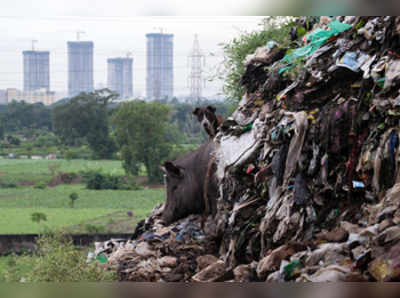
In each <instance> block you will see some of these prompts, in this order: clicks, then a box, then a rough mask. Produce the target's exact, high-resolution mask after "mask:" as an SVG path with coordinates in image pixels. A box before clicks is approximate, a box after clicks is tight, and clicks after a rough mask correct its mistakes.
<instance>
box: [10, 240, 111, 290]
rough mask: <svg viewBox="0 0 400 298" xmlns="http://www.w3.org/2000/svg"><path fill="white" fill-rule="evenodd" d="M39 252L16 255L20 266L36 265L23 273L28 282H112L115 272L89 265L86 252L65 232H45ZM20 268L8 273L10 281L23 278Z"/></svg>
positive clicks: (99, 266)
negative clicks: (74, 243)
mask: <svg viewBox="0 0 400 298" xmlns="http://www.w3.org/2000/svg"><path fill="white" fill-rule="evenodd" d="M37 245H38V255H37V256H34V257H28V256H25V257H17V258H15V262H16V264H17V267H21V266H24V265H25V263H26V264H28V263H29V265H30V266H31V267H32V268H33V269H32V270H30V271H29V272H26V273H25V275H24V276H23V277H24V278H25V279H26V281H27V282H93V281H112V280H115V279H116V274H115V273H114V272H111V271H107V270H106V269H105V267H104V266H103V265H101V264H100V263H98V262H93V263H90V264H86V255H85V254H84V253H83V252H82V251H80V250H79V249H78V248H77V247H75V246H74V245H73V243H72V240H71V239H70V238H67V237H66V236H65V235H62V234H55V235H51V234H50V235H43V236H41V237H40V238H39V239H38V241H37ZM19 273H20V272H19V271H10V272H7V274H6V280H7V281H9V282H10V281H20V280H21V278H22V276H21V275H20V274H19Z"/></svg>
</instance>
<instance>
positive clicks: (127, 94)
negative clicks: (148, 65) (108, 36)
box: [107, 58, 133, 99]
mask: <svg viewBox="0 0 400 298" xmlns="http://www.w3.org/2000/svg"><path fill="white" fill-rule="evenodd" d="M132 65H133V59H132V58H111V59H108V60H107V87H108V89H110V90H112V91H114V92H117V93H118V94H119V97H118V98H120V99H126V98H132V96H133V86H132V84H133V75H132Z"/></svg>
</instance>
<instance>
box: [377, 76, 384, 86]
mask: <svg viewBox="0 0 400 298" xmlns="http://www.w3.org/2000/svg"><path fill="white" fill-rule="evenodd" d="M376 83H377V84H378V86H379V87H383V85H384V84H385V78H380V79H379V80H377V81H376Z"/></svg>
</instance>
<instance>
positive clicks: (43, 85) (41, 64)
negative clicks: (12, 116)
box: [22, 51, 50, 91]
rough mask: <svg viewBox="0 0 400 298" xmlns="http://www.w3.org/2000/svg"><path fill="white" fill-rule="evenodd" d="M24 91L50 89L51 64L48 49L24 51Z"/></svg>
mask: <svg viewBox="0 0 400 298" xmlns="http://www.w3.org/2000/svg"><path fill="white" fill-rule="evenodd" d="M22 54H23V56H24V91H36V90H39V89H46V91H49V89H50V75H49V73H50V71H49V70H50V65H49V56H50V53H49V52H48V51H23V52H22Z"/></svg>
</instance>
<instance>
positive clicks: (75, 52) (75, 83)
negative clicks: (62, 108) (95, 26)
mask: <svg viewBox="0 0 400 298" xmlns="http://www.w3.org/2000/svg"><path fill="white" fill-rule="evenodd" d="M93 46H94V44H93V42H92V41H69V42H68V95H69V96H75V95H77V94H79V93H81V92H91V91H93Z"/></svg>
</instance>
